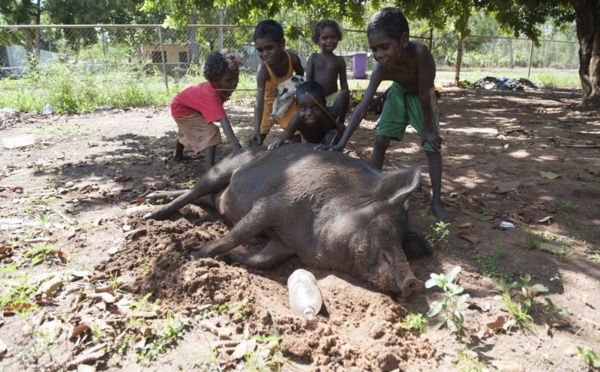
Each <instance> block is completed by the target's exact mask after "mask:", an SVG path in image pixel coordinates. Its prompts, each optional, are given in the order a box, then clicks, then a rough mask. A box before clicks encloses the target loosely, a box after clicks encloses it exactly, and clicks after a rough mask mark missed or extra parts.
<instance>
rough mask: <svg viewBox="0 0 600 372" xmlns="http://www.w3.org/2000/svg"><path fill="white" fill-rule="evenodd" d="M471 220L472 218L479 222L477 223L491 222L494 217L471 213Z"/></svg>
mask: <svg viewBox="0 0 600 372" xmlns="http://www.w3.org/2000/svg"><path fill="white" fill-rule="evenodd" d="M471 218H474V219H476V220H479V221H491V220H493V219H494V216H487V215H485V214H480V213H473V214H472V215H471Z"/></svg>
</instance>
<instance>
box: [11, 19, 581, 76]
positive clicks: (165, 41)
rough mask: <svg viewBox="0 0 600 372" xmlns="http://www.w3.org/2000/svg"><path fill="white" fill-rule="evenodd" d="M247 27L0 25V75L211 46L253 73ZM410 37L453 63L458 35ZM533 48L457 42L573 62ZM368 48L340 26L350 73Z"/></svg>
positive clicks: (480, 63)
mask: <svg viewBox="0 0 600 372" xmlns="http://www.w3.org/2000/svg"><path fill="white" fill-rule="evenodd" d="M253 30H254V28H253V27H252V26H246V27H242V26H217V25H191V26H189V27H188V28H186V29H182V30H176V29H167V28H163V27H161V26H160V25H135V26H132V25H80V26H73V25H71V26H0V76H20V75H22V74H26V73H27V71H29V70H30V69H31V68H33V67H36V68H40V69H43V68H51V67H52V65H53V64H57V63H59V64H68V65H70V66H73V67H74V68H75V67H76V68H83V69H87V70H90V71H94V70H106V69H112V70H126V69H134V70H137V69H142V70H143V71H146V72H158V73H161V74H163V73H164V74H166V75H169V76H172V77H175V78H176V77H178V76H181V75H183V74H185V73H187V72H192V71H196V72H198V71H199V69H201V66H202V62H203V61H204V59H205V57H206V56H207V55H208V54H209V53H210V52H211V51H214V50H222V49H229V50H231V51H233V52H234V53H235V54H237V55H238V57H239V58H240V59H241V60H242V61H243V70H244V71H247V72H252V73H253V72H255V71H256V69H257V67H258V64H259V58H258V56H257V54H256V52H255V50H254V48H253V40H252V34H253ZM416 38H417V39H420V41H422V42H424V43H426V44H428V45H430V46H431V47H432V53H433V55H434V58H435V61H436V64H437V66H438V68H448V67H453V66H454V65H455V63H456V57H457V49H458V37H455V36H453V35H450V36H448V35H444V37H433V38H431V37H430V35H422V37H416ZM287 47H288V49H290V50H292V51H294V52H296V53H298V55H299V56H300V58H301V60H302V61H306V60H307V58H308V56H309V55H310V53H312V52H315V51H317V48H316V46H315V45H314V43H313V42H312V41H311V40H310V39H309V38H303V37H300V38H298V39H297V40H287ZM531 48H532V43H531V42H530V41H529V40H524V39H513V38H498V37H486V36H470V37H467V38H466V39H465V41H464V44H463V55H462V67H474V68H493V67H528V66H529V64H530V61H531V67H533V68H546V69H551V68H553V69H577V68H578V64H579V60H578V57H577V51H578V48H579V46H578V44H577V43H576V42H575V41H564V40H542V41H541V45H540V46H539V47H535V48H533V53H532V49H531ZM369 52H370V51H369V48H368V44H367V39H366V37H365V33H364V32H362V31H356V30H345V32H344V38H343V40H342V41H341V42H340V43H339V46H338V48H337V50H336V54H338V55H341V56H343V57H344V58H345V59H346V65H347V66H348V69H349V74H348V75H349V76H350V77H352V76H354V75H355V74H356V71H354V70H355V69H356V68H364V69H365V70H367V71H370V70H371V69H372V68H373V66H374V63H375V62H374V60H373V58H372V57H371V55H370V53H369ZM362 59H366V62H365V63H364V64H362V63H357V61H358V60H362ZM358 62H361V61H358ZM359 65H360V66H359ZM363 65H364V66H363ZM358 73H359V74H360V73H361V71H358Z"/></svg>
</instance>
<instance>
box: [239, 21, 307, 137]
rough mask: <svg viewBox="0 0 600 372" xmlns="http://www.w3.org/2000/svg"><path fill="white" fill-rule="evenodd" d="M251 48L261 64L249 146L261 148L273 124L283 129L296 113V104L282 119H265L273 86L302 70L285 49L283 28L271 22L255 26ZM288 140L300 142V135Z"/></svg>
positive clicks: (275, 87) (294, 56) (273, 98)
mask: <svg viewBox="0 0 600 372" xmlns="http://www.w3.org/2000/svg"><path fill="white" fill-rule="evenodd" d="M254 48H255V49H256V51H257V52H258V56H259V57H260V59H261V60H262V61H263V63H261V64H260V66H259V67H258V73H257V75H256V85H257V88H258V90H257V92H256V105H255V106H254V133H252V136H251V137H250V140H249V145H253V144H257V145H262V143H263V141H264V140H265V138H266V137H267V134H269V132H270V131H271V127H272V126H273V125H274V124H275V123H278V124H279V125H281V127H282V128H283V129H285V128H287V125H288V123H289V121H290V120H291V119H292V117H294V115H295V114H296V105H294V104H292V105H291V106H290V107H289V109H288V110H287V112H286V113H285V115H284V116H283V117H282V118H275V119H274V120H273V121H271V120H269V114H270V113H271V111H272V110H273V102H274V101H275V99H276V98H277V85H278V84H279V83H281V82H283V81H285V80H287V79H288V78H290V77H291V76H292V75H304V68H303V67H302V63H301V62H300V58H299V57H298V56H297V55H296V54H294V53H291V52H287V51H286V50H285V38H284V37H283V27H281V25H280V24H279V23H278V22H276V21H274V20H266V21H261V22H259V23H258V25H257V26H256V28H255V30H254ZM292 141H293V142H300V135H299V134H298V135H297V136H294V138H293V139H292Z"/></svg>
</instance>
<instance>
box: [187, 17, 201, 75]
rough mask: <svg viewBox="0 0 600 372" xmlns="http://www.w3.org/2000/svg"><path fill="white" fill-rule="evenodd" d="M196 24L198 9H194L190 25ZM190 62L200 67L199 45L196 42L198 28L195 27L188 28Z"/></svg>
mask: <svg viewBox="0 0 600 372" xmlns="http://www.w3.org/2000/svg"><path fill="white" fill-rule="evenodd" d="M196 22H197V18H196V9H195V8H192V12H191V14H190V24H193V25H195V24H196ZM188 61H189V62H190V63H193V64H195V65H196V66H199V65H200V57H199V55H198V43H197V42H196V28H194V27H188Z"/></svg>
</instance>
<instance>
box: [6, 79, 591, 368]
mask: <svg viewBox="0 0 600 372" xmlns="http://www.w3.org/2000/svg"><path fill="white" fill-rule="evenodd" d="M579 100H580V95H579V92H571V91H556V90H553V91H549V90H528V91H526V92H497V91H477V90H453V89H446V90H445V91H444V92H443V96H442V98H441V100H440V111H441V120H442V131H443V137H444V140H445V142H444V144H445V146H444V150H443V154H444V162H445V163H444V184H443V194H444V195H443V199H444V203H445V205H446V208H447V210H448V212H450V213H451V214H453V215H454V216H455V218H454V220H453V221H452V222H451V223H450V224H449V225H447V226H446V227H444V226H438V232H435V230H434V227H436V221H435V219H434V218H433V216H432V215H431V212H430V211H429V209H428V201H429V194H430V186H429V177H428V176H427V173H426V172H424V176H423V182H422V186H421V188H420V189H419V190H418V191H417V192H415V193H413V195H412V196H411V216H410V218H411V225H412V227H413V230H416V231H418V232H420V233H421V234H423V235H425V236H429V239H430V240H432V241H433V240H436V241H437V244H436V245H435V247H434V254H433V256H432V257H426V258H420V259H416V260H414V261H412V262H411V265H412V267H413V268H414V271H415V274H416V276H417V277H418V278H420V279H421V280H423V281H426V280H427V279H429V277H430V274H431V273H437V274H440V273H448V272H449V271H450V270H451V269H452V268H453V267H455V266H457V265H460V266H461V267H462V271H461V272H460V274H459V275H458V277H457V279H456V282H458V284H460V285H461V286H462V287H463V288H464V293H467V294H469V295H470V298H469V299H468V301H467V302H466V303H465V304H464V306H463V307H461V308H460V309H459V311H460V312H462V314H463V315H464V325H463V327H462V334H461V335H460V336H458V335H457V334H456V333H455V332H452V331H451V330H450V329H449V328H448V327H442V328H440V329H434V326H435V325H436V323H437V322H438V321H439V320H440V316H439V315H438V317H436V318H427V316H426V315H425V314H426V313H427V311H428V310H429V308H430V305H431V304H432V303H433V302H434V301H440V300H443V299H444V298H445V296H444V294H443V292H442V291H441V290H440V289H439V288H437V287H434V288H430V289H425V290H423V291H422V292H420V293H417V294H414V295H412V296H411V297H409V298H408V299H406V300H403V299H398V298H394V297H393V296H390V295H388V294H386V293H378V292H376V291H373V290H372V289H369V288H368V287H365V286H364V285H363V283H360V282H358V281H356V280H354V279H353V278H350V277H348V276H346V275H344V274H340V273H336V272H325V271H318V270H312V271H313V273H314V274H315V276H316V277H317V279H318V285H319V287H320V290H321V292H322V295H323V299H324V306H323V309H322V310H321V312H320V313H319V315H318V316H317V317H316V319H315V321H313V322H310V323H305V322H304V321H303V320H302V319H300V318H298V317H296V316H294V315H293V314H292V312H291V311H290V309H289V307H288V298H287V288H286V280H287V277H288V276H289V275H290V274H291V272H292V271H294V270H295V269H296V268H300V267H304V265H303V264H302V263H301V262H300V261H299V260H298V259H292V260H289V261H288V262H286V263H284V264H283V265H281V266H280V267H278V268H277V269H275V270H271V271H257V270H252V269H248V268H247V267H244V266H240V265H235V264H231V265H230V264H226V263H223V262H219V261H216V260H213V259H200V260H191V259H190V258H189V250H190V248H193V247H195V246H197V245H199V244H201V243H202V242H205V241H208V240H211V239H218V238H219V236H221V235H223V234H224V233H226V232H227V231H228V230H229V229H230V228H231V225H230V224H229V223H228V222H227V221H224V220H222V219H221V218H220V217H219V216H218V215H215V214H214V213H211V212H210V211H205V210H202V209H201V208H200V207H197V206H187V207H185V208H184V209H182V210H181V211H180V213H179V214H177V215H175V216H173V217H172V218H171V219H170V220H169V221H161V222H158V221H144V220H142V219H141V218H140V214H133V215H127V214H126V210H127V209H128V208H131V207H134V206H137V205H138V204H140V205H142V206H143V205H144V200H143V197H144V196H145V195H147V194H148V193H149V192H151V191H153V190H176V189H182V188H187V187H189V185H190V184H191V181H192V180H193V179H194V178H195V177H197V176H198V175H199V174H201V173H202V172H203V159H202V158H201V157H197V158H195V159H194V160H192V161H189V162H186V163H174V162H173V161H172V160H171V159H170V156H171V154H172V151H173V149H174V143H175V135H176V132H175V124H174V122H173V121H172V119H171V118H170V116H169V112H168V108H167V107H160V108H146V109H128V110H120V109H119V110H116V109H114V110H110V111H102V112H97V113H93V114H89V115H81V116H66V115H64V116H57V115H52V116H41V115H38V114H27V113H16V114H13V113H7V112H4V113H2V114H0V120H1V121H0V137H2V139H3V141H5V144H8V145H10V142H11V141H12V142H14V141H15V137H16V136H19V135H23V134H33V135H34V137H35V143H34V144H33V145H30V146H26V147H19V148H3V149H2V152H1V154H0V159H1V161H0V164H1V165H0V224H1V225H2V230H1V235H0V265H1V266H0V280H1V281H2V284H0V294H1V296H2V297H0V301H1V302H0V305H1V307H0V370H6V371H15V370H64V369H70V370H74V369H79V370H92V369H93V368H96V369H98V370H106V369H108V370H118V369H133V370H157V371H158V370H160V371H165V370H191V369H200V370H234V369H237V370H247V369H253V370H264V369H278V368H280V369H282V370H299V371H304V370H321V371H329V370H355V371H363V370H372V371H379V370H386V371H390V370H398V369H399V370H407V371H416V370H484V369H489V370H495V369H498V370H506V371H547V370H560V371H585V370H588V368H590V367H589V365H588V363H587V362H589V361H592V360H593V359H594V355H592V354H591V352H590V351H589V350H593V351H595V352H596V353H598V354H600V317H599V316H598V309H599V308H600V296H599V294H600V265H599V264H598V263H599V262H600V156H599V155H600V118H599V117H598V115H597V114H584V113H580V112H577V111H576V110H574V106H575V105H576V104H577V103H578V101H579ZM251 106H252V103H251V102H247V101H235V100H233V101H231V102H229V103H228V105H227V109H228V111H229V112H230V114H231V117H230V119H231V121H232V122H233V123H234V126H235V128H236V133H237V135H238V137H239V138H240V139H245V138H247V137H248V135H249V134H250V132H251V130H252V129H251V128H252V108H251ZM367 119H368V120H365V121H364V122H363V124H362V126H361V128H360V129H359V130H357V132H356V133H355V134H354V136H353V138H352V140H351V141H352V143H353V146H354V148H355V149H356V150H357V151H358V152H359V153H360V155H361V156H362V157H363V158H365V159H369V158H370V153H371V148H372V141H373V138H374V134H375V131H374V127H375V120H376V117H375V116H372V117H368V118H367ZM273 138H275V137H274V136H273V135H270V136H269V138H268V140H267V142H269V141H272V140H273ZM230 150H231V148H230V146H229V145H228V144H224V145H222V146H219V148H218V157H219V158H222V157H223V156H226V155H227V154H229V153H230ZM347 152H348V154H349V155H350V156H357V154H356V152H355V151H354V150H352V149H351V148H350V147H348V151H347ZM387 159H388V160H387V162H386V165H385V169H384V170H385V171H393V170H394V169H395V168H396V167H405V166H409V165H412V164H415V163H420V164H422V165H423V166H424V167H425V169H426V167H427V162H426V159H425V156H424V154H423V152H422V150H421V149H420V146H419V139H418V136H417V134H416V133H415V132H412V131H411V132H410V133H409V134H407V138H405V141H404V142H402V143H393V144H392V147H390V150H389V152H388V155H387ZM502 222H509V223H512V224H513V225H514V228H501V227H500V225H501V223H502ZM444 231H447V232H448V235H446V236H442V232H444ZM259 243H260V242H259V241H256V242H248V244H249V245H252V244H259ZM526 275H529V276H530V277H531V281H530V285H533V284H543V285H544V286H546V287H547V289H548V291H547V292H540V293H537V295H535V294H536V293H533V292H527V291H525V292H523V290H521V289H520V287H519V286H517V287H516V288H514V289H513V290H512V292H511V294H512V303H519V297H518V296H517V294H518V293H521V294H523V293H525V294H526V295H527V296H529V297H530V298H533V302H532V303H531V306H529V307H526V310H528V315H529V316H530V317H531V318H530V319H531V320H532V324H531V325H530V327H529V330H527V329H525V328H523V327H522V326H520V325H519V323H514V321H513V317H512V313H511V312H509V311H508V310H507V307H506V305H505V303H504V302H503V301H502V300H500V299H499V298H498V296H496V294H497V293H496V292H494V290H495V289H497V286H498V284H499V282H500V279H504V280H506V281H508V282H513V281H515V282H517V283H519V284H523V280H522V279H520V277H525V276H526ZM149 294H151V295H149ZM457 297H458V296H449V298H451V299H453V298H454V299H456V298H457ZM548 300H550V302H549V301H548ZM523 306H524V305H523ZM567 312H568V313H567ZM408 314H423V317H424V318H426V319H428V323H427V324H426V325H425V328H426V331H425V332H419V331H418V330H415V329H409V328H410V327H409V326H408V325H407V324H406V322H407V315H408ZM442 314H443V312H442ZM526 324H527V323H526ZM578 347H580V348H581V350H588V352H587V353H585V352H582V351H580V350H579V349H578ZM584 355H587V356H588V358H589V359H588V361H587V362H586V361H584V360H582V358H581V357H582V356H584ZM596 362H599V361H598V360H597V359H596ZM599 363H600V362H599Z"/></svg>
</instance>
